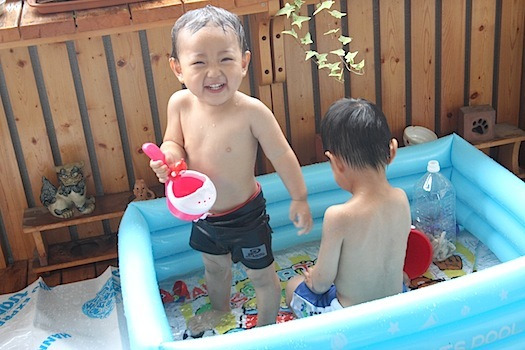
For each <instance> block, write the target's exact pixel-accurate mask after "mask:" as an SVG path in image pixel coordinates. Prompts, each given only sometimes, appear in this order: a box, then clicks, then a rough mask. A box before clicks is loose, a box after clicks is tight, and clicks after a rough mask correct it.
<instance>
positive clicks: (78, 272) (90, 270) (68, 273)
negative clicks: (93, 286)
mask: <svg viewBox="0 0 525 350" xmlns="http://www.w3.org/2000/svg"><path fill="white" fill-rule="evenodd" d="M61 273H62V284H65V283H73V282H78V281H83V280H87V279H91V278H95V277H97V275H96V271H95V265H94V264H88V265H82V266H75V267H70V268H68V269H64V270H62V271H61Z"/></svg>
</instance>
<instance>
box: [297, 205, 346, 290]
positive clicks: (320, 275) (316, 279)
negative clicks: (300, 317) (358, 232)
mask: <svg viewBox="0 0 525 350" xmlns="http://www.w3.org/2000/svg"><path fill="white" fill-rule="evenodd" d="M337 211H338V209H337V207H336V206H332V207H329V208H328V209H327V210H326V212H325V215H324V220H323V234H322V237H321V246H320V248H319V256H318V257H317V262H316V264H315V266H314V267H313V268H310V269H309V271H308V273H307V274H305V283H306V285H307V286H308V288H310V289H311V290H312V291H313V292H314V293H318V294H322V293H324V292H326V291H327V290H328V289H329V288H330V286H331V285H332V284H333V283H334V281H335V278H336V277H337V272H338V270H339V257H340V256H341V248H342V246H343V234H342V231H341V230H342V229H345V223H343V222H340V220H339V219H338V215H337Z"/></svg>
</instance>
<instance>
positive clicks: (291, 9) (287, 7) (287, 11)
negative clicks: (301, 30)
mask: <svg viewBox="0 0 525 350" xmlns="http://www.w3.org/2000/svg"><path fill="white" fill-rule="evenodd" d="M294 12H295V7H294V6H292V5H290V4H289V3H286V4H285V5H284V6H283V8H282V9H280V10H279V11H277V13H276V14H275V15H276V16H282V15H286V18H290V15H291V14H292V13H294Z"/></svg>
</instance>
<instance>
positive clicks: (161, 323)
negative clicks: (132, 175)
mask: <svg viewBox="0 0 525 350" xmlns="http://www.w3.org/2000/svg"><path fill="white" fill-rule="evenodd" d="M431 159H437V160H438V161H439V163H440V164H441V167H442V172H443V173H444V174H445V175H446V176H448V177H449V178H450V179H451V181H452V182H453V184H454V185H455V188H456V191H457V220H458V223H459V224H460V225H462V226H463V227H464V228H465V229H466V230H467V231H469V232H471V233H472V234H474V235H475V236H476V237H477V238H479V239H480V240H481V241H482V242H483V243H484V244H485V245H486V246H487V247H488V248H490V250H491V251H492V252H493V253H494V254H495V255H496V256H497V257H498V259H499V260H500V261H501V262H502V263H501V264H499V265H496V266H493V267H490V268H487V269H485V270H483V271H479V272H476V273H473V274H469V275H467V276H464V277H461V278H456V279H452V280H449V281H445V282H441V283H438V284H435V285H432V286H429V287H425V288H422V289H417V290H414V291H411V292H409V293H404V294H399V295H395V296H392V297H388V298H383V299H380V300H375V301H372V302H368V303H363V304H360V305H356V306H353V307H349V308H346V309H343V310H340V311H336V312H332V313H330V314H325V315H319V316H314V317H310V318H306V319H300V320H294V321H290V322H285V323H281V324H277V325H271V326H266V327H261V328H255V329H251V330H248V331H243V332H235V333H231V334H224V335H218V336H213V337H210V338H201V339H191V340H184V341H174V340H173V336H172V334H171V330H170V327H169V324H168V321H167V317H166V314H165V311H164V307H163V304H162V301H161V297H160V295H159V289H158V281H162V280H164V279H167V278H170V277H172V276H177V275H184V274H188V273H191V272H192V271H196V270H199V269H202V261H201V258H200V255H199V253H198V252H195V251H193V250H192V249H191V248H190V247H189V245H188V239H189V225H190V224H188V223H187V222H182V221H179V220H177V219H176V218H174V217H173V216H172V215H171V214H170V213H169V211H168V208H167V207H166V202H165V199H163V198H161V199H155V200H150V201H142V202H133V203H131V204H130V205H129V206H128V208H127V210H126V212H125V214H124V217H123V218H122V221H121V223H120V229H119V268H120V278H121V286H122V295H123V303H124V311H125V315H126V320H127V327H128V334H129V338H130V344H131V346H132V348H133V349H207V348H208V349H210V348H213V349H228V350H230V349H283V348H290V349H353V348H362V347H366V348H367V349H398V348H403V349H422V348H425V349H429V348H431V349H474V348H481V347H483V346H485V345H487V344H491V345H493V346H496V347H497V348H520V346H521V347H523V344H525V311H524V310H525V288H524V287H523V281H524V280H525V202H524V200H525V183H524V182H523V181H521V180H520V179H519V178H517V177H516V176H514V175H513V174H512V173H510V172H509V171H508V170H506V169H505V168H503V167H501V166H500V165H499V164H497V163H496V162H494V161H493V160H492V159H490V158H489V157H487V156H486V155H485V154H483V153H482V152H480V151H479V150H477V149H476V148H475V147H473V146H472V145H470V144H469V143H468V142H466V141H465V140H463V139H462V138H461V137H459V136H457V135H450V136H447V137H443V138H440V139H438V140H436V141H433V142H430V143H425V144H421V145H416V146H410V147H404V148H401V149H399V151H398V156H397V157H396V159H395V161H394V162H393V164H391V165H390V166H389V168H388V170H387V176H388V178H389V181H390V182H391V183H392V185H393V186H396V187H401V188H403V189H404V190H405V191H406V193H407V194H408V196H409V198H410V197H411V195H412V187H413V184H414V182H415V181H416V180H417V179H418V178H419V177H421V176H422V175H423V173H424V172H425V171H426V164H427V162H428V160H431ZM302 170H303V174H304V177H305V180H306V183H307V187H308V192H309V203H310V206H311V209H312V214H313V216H314V218H315V226H314V229H313V231H312V232H311V233H310V234H309V235H306V236H297V234H296V229H295V228H294V227H293V225H292V224H291V223H290V222H289V220H288V204H289V198H288V195H287V192H286V190H285V188H284V186H283V184H282V182H281V181H280V179H279V177H278V176H277V175H276V174H268V175H263V176H260V177H259V178H258V180H259V182H260V183H261V185H262V187H263V190H264V194H265V197H266V199H267V204H268V213H269V214H270V216H271V223H272V227H273V229H274V236H273V237H274V238H273V246H274V250H276V251H278V250H281V249H285V248H288V247H291V246H294V245H296V244H298V243H302V242H305V241H312V240H319V238H320V229H321V221H322V216H323V213H324V211H325V209H326V208H327V207H328V206H329V205H331V204H332V203H336V202H342V201H344V200H346V199H347V198H348V196H349V195H348V194H347V193H345V192H343V191H342V190H340V189H339V188H338V187H337V185H336V183H335V181H334V180H333V177H332V175H331V171H330V166H329V164H328V163H319V164H314V165H310V166H305V167H303V169H302Z"/></svg>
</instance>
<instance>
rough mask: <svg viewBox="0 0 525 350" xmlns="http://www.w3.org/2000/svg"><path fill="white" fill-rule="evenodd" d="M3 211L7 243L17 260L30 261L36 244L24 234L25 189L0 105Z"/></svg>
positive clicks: (0, 257)
mask: <svg viewBox="0 0 525 350" xmlns="http://www.w3.org/2000/svg"><path fill="white" fill-rule="evenodd" d="M0 154H2V166H1V167H0V211H1V212H2V221H3V223H4V227H5V230H6V235H7V240H8V242H9V245H10V246H11V250H12V252H13V255H14V259H15V260H22V259H27V257H29V256H32V254H33V249H34V244H33V239H32V238H31V235H25V234H24V233H23V232H22V217H23V214H24V209H25V208H27V202H26V199H25V196H24V195H23V193H24V187H23V183H22V179H21V178H20V172H19V170H18V163H17V160H16V155H15V151H14V148H13V143H12V139H11V135H10V134H9V128H8V125H7V120H6V115H5V111H4V106H3V104H0ZM5 266H6V256H4V254H3V252H2V250H1V249H0V268H4V267H5Z"/></svg>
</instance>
